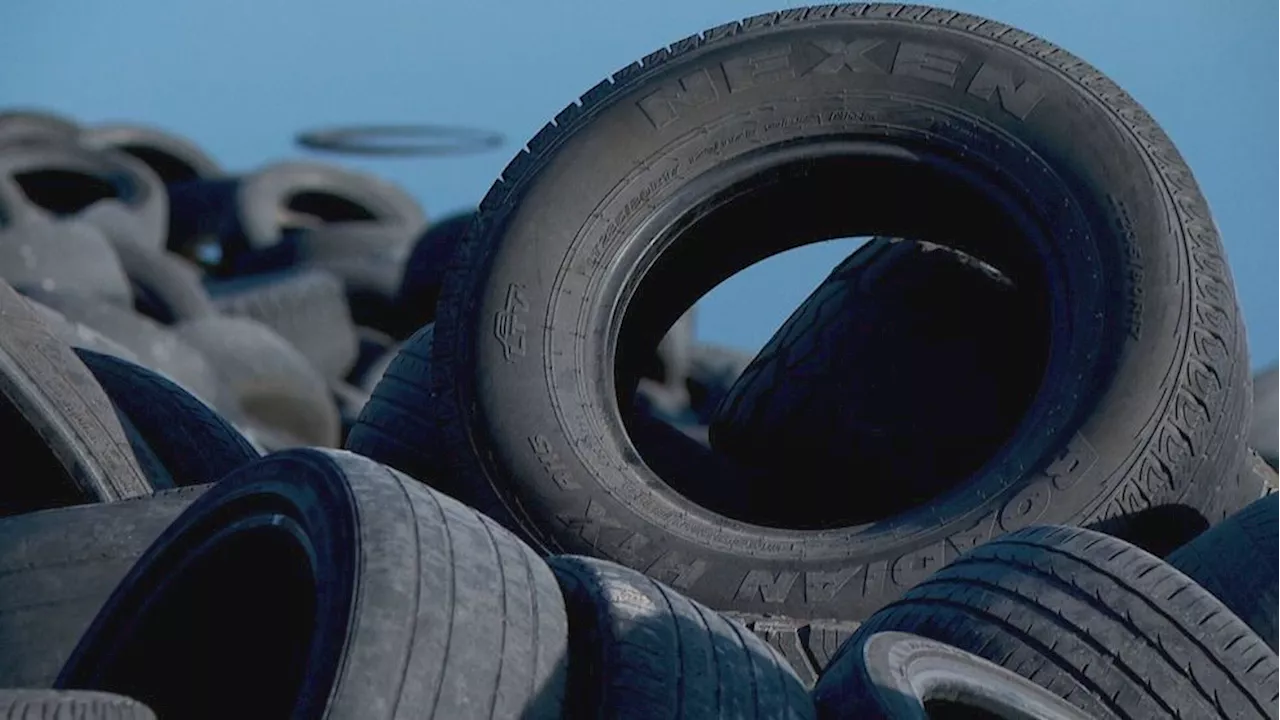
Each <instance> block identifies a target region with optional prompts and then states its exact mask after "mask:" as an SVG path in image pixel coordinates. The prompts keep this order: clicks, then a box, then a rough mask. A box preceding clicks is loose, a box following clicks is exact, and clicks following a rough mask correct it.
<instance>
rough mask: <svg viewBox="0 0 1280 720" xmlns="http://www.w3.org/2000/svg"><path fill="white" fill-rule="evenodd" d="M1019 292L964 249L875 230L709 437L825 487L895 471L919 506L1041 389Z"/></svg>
mask: <svg viewBox="0 0 1280 720" xmlns="http://www.w3.org/2000/svg"><path fill="white" fill-rule="evenodd" d="M944 298H945V299H944ZM1027 304H1028V303H1026V302H1025V301H1020V297H1019V295H1018V293H1017V291H1016V290H1015V289H1014V286H1013V283H1012V282H1010V281H1009V280H1008V279H1007V278H1005V277H1004V276H1003V275H1001V274H1000V273H999V272H998V271H997V270H995V269H994V268H991V267H990V266H986V265H984V264H982V263H981V262H979V261H977V260H976V259H974V258H972V257H970V256H968V255H965V254H963V253H960V252H957V251H954V250H949V249H947V248H944V247H941V246H939V245H934V244H932V243H925V242H915V241H909V240H898V239H889V238H877V239H875V240H872V241H870V242H868V243H867V244H865V245H863V246H862V247H860V248H859V249H858V250H856V251H854V252H853V253H852V254H851V255H850V256H849V257H848V258H847V259H846V260H845V261H844V262H842V263H840V264H839V265H838V266H837V267H836V268H835V270H833V271H832V273H831V275H830V276H829V277H828V278H827V279H826V280H825V281H824V282H823V283H822V284H821V285H819V286H818V288H817V289H815V290H814V291H813V293H812V294H811V295H810V296H809V297H808V298H807V299H806V300H805V301H804V303H802V304H801V305H800V307H799V308H797V309H796V311H795V312H794V313H792V315H791V317H790V318H789V319H788V320H787V321H786V322H785V323H783V325H782V326H781V327H780V328H779V329H778V331H777V332H776V333H775V334H774V335H773V337H772V338H771V339H770V340H769V342H768V343H767V344H765V346H764V348H763V349H762V350H761V351H760V353H759V354H758V355H756V357H755V359H754V360H752V361H751V364H750V365H748V366H747V368H746V370H745V371H744V372H743V373H742V375H741V377H739V378H738V381H737V382H736V383H735V384H734V385H733V387H732V388H731V389H730V390H729V394H728V396H727V397H726V398H725V399H724V401H723V402H722V403H721V405H720V407H719V409H718V410H717V412H716V415H715V417H714V418H713V420H712V422H711V442H712V445H713V446H714V447H715V448H716V449H717V450H720V451H722V452H724V453H726V454H728V455H729V456H730V457H732V458H734V459H735V460H737V461H738V462H740V463H742V464H744V465H748V466H754V467H762V468H769V469H771V470H773V471H774V472H785V473H787V475H789V476H791V475H801V476H812V477H814V478H815V479H818V478H821V484H822V485H823V487H824V488H825V486H826V483H827V479H828V478H829V476H830V474H831V473H832V472H837V473H841V472H849V471H852V470H855V469H856V471H857V473H858V474H859V475H860V476H863V477H862V479H861V480H860V482H863V483H866V484H867V485H868V486H869V487H870V486H876V485H879V484H881V483H887V482H889V481H890V479H892V480H891V482H892V483H893V485H894V486H896V487H897V488H898V492H900V493H901V494H902V495H904V496H905V497H907V498H909V499H910V500H911V504H912V505H918V504H920V503H921V502H923V501H926V500H927V498H928V497H929V496H931V495H932V494H933V493H934V492H935V490H936V485H937V482H938V479H939V478H956V477H963V476H965V475H967V474H969V473H971V472H973V471H975V470H977V469H978V468H979V467H980V466H981V464H982V462H983V461H984V460H986V458H987V457H989V456H990V454H991V451H992V449H993V448H994V447H995V446H996V445H998V444H999V443H1000V442H1001V441H1002V440H1003V439H1004V438H1005V437H1007V436H1008V434H1009V432H1010V430H1011V429H1012V427H1013V425H1014V424H1016V423H1017V421H1018V419H1019V418H1020V417H1021V415H1022V408H1023V407H1024V403H1025V402H1026V401H1028V400H1030V398H1031V397H1032V395H1033V394H1034V393H1035V390H1036V385H1037V381H1038V379H1039V372H1038V371H1039V368H1040V363H1039V362H1038V361H1037V358H1036V355H1037V352H1036V349H1035V348H1034V347H1033V346H1031V344H1032V343H1033V342H1034V340H1030V339H1027V340H1023V338H1034V337H1035V333H1034V332H1033V319H1032V317H1030V316H1029V314H1028V313H1027V312H1026V310H1025V308H1026V306H1027ZM1011 339H1014V340H1013V341H1011ZM868 476H869V477H868ZM895 494H898V493H897V492H896V493H895ZM875 499H878V498H875ZM866 500H867V501H869V504H877V505H879V504H880V503H876V502H873V498H872V497H867V498H866ZM884 502H885V503H891V502H892V501H890V500H888V499H886V500H885V501H884ZM902 503H903V501H902V499H901V498H898V499H897V501H896V503H893V505H886V506H885V507H886V508H889V507H893V508H894V509H899V510H900V509H903V504H902ZM892 511H893V510H891V509H886V510H883V511H879V510H877V511H870V512H872V513H873V514H875V515H886V514H889V513H890V512H892Z"/></svg>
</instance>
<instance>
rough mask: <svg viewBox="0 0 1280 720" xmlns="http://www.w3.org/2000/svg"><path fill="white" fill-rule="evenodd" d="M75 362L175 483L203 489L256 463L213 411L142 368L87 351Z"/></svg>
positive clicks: (237, 434)
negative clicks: (204, 486) (135, 431)
mask: <svg viewBox="0 0 1280 720" xmlns="http://www.w3.org/2000/svg"><path fill="white" fill-rule="evenodd" d="M76 355H77V356H78V357H79V358H80V361H81V362H83V363H84V364H85V366H86V367H88V368H89V370H90V371H91V372H92V373H93V376H94V378H96V379H97V380H98V383H99V384H100V385H102V389H103V390H105V391H106V392H107V395H108V397H110V398H111V402H112V404H114V405H115V406H116V409H118V410H119V411H120V412H122V413H124V414H125V416H126V417H127V418H128V419H129V422H130V423H132V425H133V427H134V428H136V429H137V430H138V433H139V434H140V435H141V436H142V438H143V440H145V441H146V443H147V445H148V446H150V448H151V449H152V451H154V452H155V454H156V456H157V457H158V458H159V459H160V462H161V463H162V464H163V465H164V467H165V468H166V469H167V470H168V471H169V475H170V477H172V478H173V482H174V484H175V485H177V486H179V487H184V486H188V485H205V484H208V483H213V482H217V481H219V480H221V479H222V478H223V477H225V476H226V475H228V474H229V473H231V471H233V470H235V469H236V468H239V467H242V466H244V465H247V464H248V463H250V462H253V461H254V460H256V459H258V452H257V451H256V450H254V449H253V447H252V446H251V445H249V443H248V441H246V440H245V439H244V436H242V435H241V434H240V432H239V431H238V430H236V429H235V428H234V427H232V426H231V424H230V423H228V422H227V421H226V420H224V419H223V418H222V416H221V415H219V414H218V413H217V412H216V411H215V410H213V408H211V407H209V406H208V405H206V404H205V403H203V402H201V401H200V400H199V399H197V398H196V397H194V396H193V395H191V394H190V393H188V392H187V391H186V390H184V389H183V388H182V387H180V386H179V385H177V384H176V383H173V382H171V381H169V380H167V379H166V378H164V377H162V376H161V375H159V374H157V373H154V372H152V371H150V370H148V369H147V368H145V367H143V366H141V365H138V364H135V363H132V362H129V361H128V360H123V359H121V358H117V357H112V356H110V355H102V354H100V353H96V352H93V351H92V350H77V351H76Z"/></svg>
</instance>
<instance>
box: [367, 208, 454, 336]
mask: <svg viewBox="0 0 1280 720" xmlns="http://www.w3.org/2000/svg"><path fill="white" fill-rule="evenodd" d="M475 217H476V212H475V211H468V212H462V213H457V214H454V215H450V216H449V217H446V218H442V219H440V220H437V221H436V222H433V223H431V224H430V225H428V226H427V228H426V230H424V231H423V232H422V234H421V235H419V236H418V239H417V240H415V241H414V243H413V248H412V249H411V250H410V251H409V257H408V259H407V260H405V266H404V274H403V276H402V277H401V280H400V289H399V295H398V299H397V301H396V305H397V310H398V314H399V317H397V318H395V324H394V326H393V327H392V328H390V329H388V330H387V331H388V332H390V333H392V334H393V335H395V337H396V338H398V339H403V338H406V337H408V336H410V335H412V334H413V333H414V332H416V331H417V330H418V328H421V327H422V326H424V325H426V324H428V323H431V322H434V321H435V319H436V305H437V303H439V301H440V288H441V287H442V286H443V285H444V276H445V273H446V272H447V271H448V269H449V263H450V259H451V258H452V257H453V253H454V251H455V250H456V249H457V248H458V246H459V245H461V244H462V239H463V238H464V237H466V234H467V229H468V228H470V227H471V223H472V222H473V221H474V220H475Z"/></svg>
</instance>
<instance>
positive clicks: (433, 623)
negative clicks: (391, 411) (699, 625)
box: [56, 450, 566, 720]
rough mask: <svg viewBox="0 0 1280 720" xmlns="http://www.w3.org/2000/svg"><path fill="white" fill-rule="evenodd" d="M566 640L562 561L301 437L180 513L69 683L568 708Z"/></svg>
mask: <svg viewBox="0 0 1280 720" xmlns="http://www.w3.org/2000/svg"><path fill="white" fill-rule="evenodd" d="M218 558H225V560H221V561H220V560H219V559H218ZM206 588H207V590H206ZM215 589H216V591H212V590H215ZM211 591H212V592H211ZM192 617H200V618H202V619H203V622H201V623H192V622H191V621H190V619H191V618H192ZM451 638H452V641H451ZM565 644H566V627H565V616H564V611H563V605H562V601H561V599H560V595H559V590H558V588H557V587H556V584H555V579H554V577H553V576H552V575H551V572H550V571H549V570H548V569H547V567H546V566H545V565H544V564H543V563H542V562H541V560H540V559H539V558H538V556H537V555H536V554H534V552H533V551H532V550H530V549H529V548H527V547H525V546H524V545H522V544H521V543H520V542H519V541H518V540H516V539H515V537H513V536H512V535H510V534H509V533H507V532H505V531H503V530H502V529H501V528H499V527H498V526H497V524H496V523H494V522H492V521H491V520H489V519H487V518H485V517H483V516H481V515H480V514H479V513H477V512H475V511H474V510H471V509H470V508H467V507H465V506H463V505H461V504H460V503H457V502H455V501H453V500H451V499H449V498H447V497H444V496H442V495H439V494H437V493H434V492H432V491H431V490H429V489H427V488H426V487H424V486H422V485H421V484H419V483H417V482H415V481H413V480H412V479H410V478H406V477H404V476H402V475H398V474H397V473H395V472H393V471H391V470H389V469H387V468H385V467H383V466H380V465H378V464H377V463H374V462H371V461H369V460H366V459H364V458H361V457H359V456H357V455H353V454H351V453H346V452H341V451H320V450H295V451H289V452H284V453H279V454H276V455H274V456H271V457H267V458H263V459H262V460H260V461H258V462H257V463H254V464H252V465H250V466H248V467H245V468H242V469H241V470H239V471H237V472H236V473H234V474H232V475H231V476H229V477H228V478H226V479H225V480H223V481H222V482H220V483H218V484H217V485H216V486H214V487H213V488H211V489H210V490H209V492H207V493H206V494H204V495H203V496H202V497H201V498H200V499H199V500H198V501H196V502H195V503H193V504H192V505H191V507H189V508H188V509H187V510H186V512H184V513H183V514H182V515H181V516H180V517H179V518H178V519H177V520H175V521H174V522H173V523H172V524H171V525H170V526H169V528H168V529H166V530H165V532H164V533H163V534H162V535H161V536H160V537H159V538H158V539H157V540H156V541H155V542H154V543H153V544H152V545H151V547H150V548H148V549H147V551H146V552H145V553H144V554H143V556H142V557H141V558H140V559H139V560H138V562H137V563H136V564H135V566H134V568H133V569H132V570H131V571H130V572H129V574H128V576H126V577H125V578H124V579H123V580H122V581H121V583H120V585H119V587H118V588H117V589H116V591H115V592H114V593H113V594H112V596H111V597H110V598H109V599H108V600H107V602H106V604H105V606H104V607H103V609H102V611H101V612H100V613H99V614H98V616H97V618H96V619H95V620H94V622H93V624H92V625H91V626H90V628H89V629H88V630H87V631H86V632H85V634H84V637H83V638H82V639H81V641H80V644H79V645H78V646H77V647H76V649H75V651H74V652H73V653H72V655H71V658H70V659H69V660H68V661H67V664H66V666H65V667H64V668H63V671H62V674H61V675H60V676H59V678H58V682H57V683H56V685H57V686H58V687H82V688H92V689H104V690H109V691H112V692H123V693H126V694H129V695H130V696H131V697H136V698H138V699H139V700H142V701H144V702H146V703H147V704H148V705H150V706H151V707H153V708H154V709H155V710H156V712H157V713H159V714H160V715H161V716H162V717H175V718H177V717H187V716H191V715H195V714H200V715H209V716H213V717H233V716H237V712H236V708H237V707H240V703H241V702H242V701H243V699H244V698H254V701H255V706H254V708H255V711H257V713H258V714H260V715H261V716H262V717H321V716H323V717H329V718H335V719H337V718H352V719H353V720H354V718H391V717H392V716H393V715H395V716H396V717H439V718H491V717H530V718H557V717H559V716H560V705H561V702H562V699H563V682H564V664H565V661H566V658H565V656H564V648H565ZM247 648H253V649H254V652H246V649H247ZM405 678H410V679H411V680H410V681H405ZM228 687H235V688H238V689H240V690H242V691H243V693H244V694H242V693H241V692H236V693H228V692H227V688H228Z"/></svg>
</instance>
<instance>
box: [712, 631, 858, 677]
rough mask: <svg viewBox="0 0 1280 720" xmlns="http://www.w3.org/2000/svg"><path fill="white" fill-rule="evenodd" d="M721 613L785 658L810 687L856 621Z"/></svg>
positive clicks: (851, 634) (851, 633)
mask: <svg viewBox="0 0 1280 720" xmlns="http://www.w3.org/2000/svg"><path fill="white" fill-rule="evenodd" d="M723 615H724V616H725V617H727V618H729V619H730V620H733V621H735V622H739V623H741V624H742V626H743V627H745V628H747V629H748V630H750V631H751V632H753V633H755V634H756V637H758V638H760V639H761V640H763V641H765V642H766V643H768V644H769V647H771V648H773V649H774V650H775V651H777V653H778V654H779V655H781V656H782V657H784V658H786V660H787V662H788V663H790V665H791V669H792V670H795V672H796V677H798V678H800V682H801V683H803V684H804V686H805V687H806V688H812V687H813V685H814V683H816V682H817V681H818V677H819V676H821V675H822V671H823V670H824V669H826V667H827V665H828V663H830V662H831V658H832V657H833V656H834V655H835V654H836V651H837V650H839V649H840V646H841V645H843V644H844V642H845V641H846V640H848V639H849V638H850V637H852V636H853V633H854V631H856V630H857V629H858V623H857V622H854V621H845V620H797V619H795V618H788V617H782V616H765V615H752V614H750V613H723Z"/></svg>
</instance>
